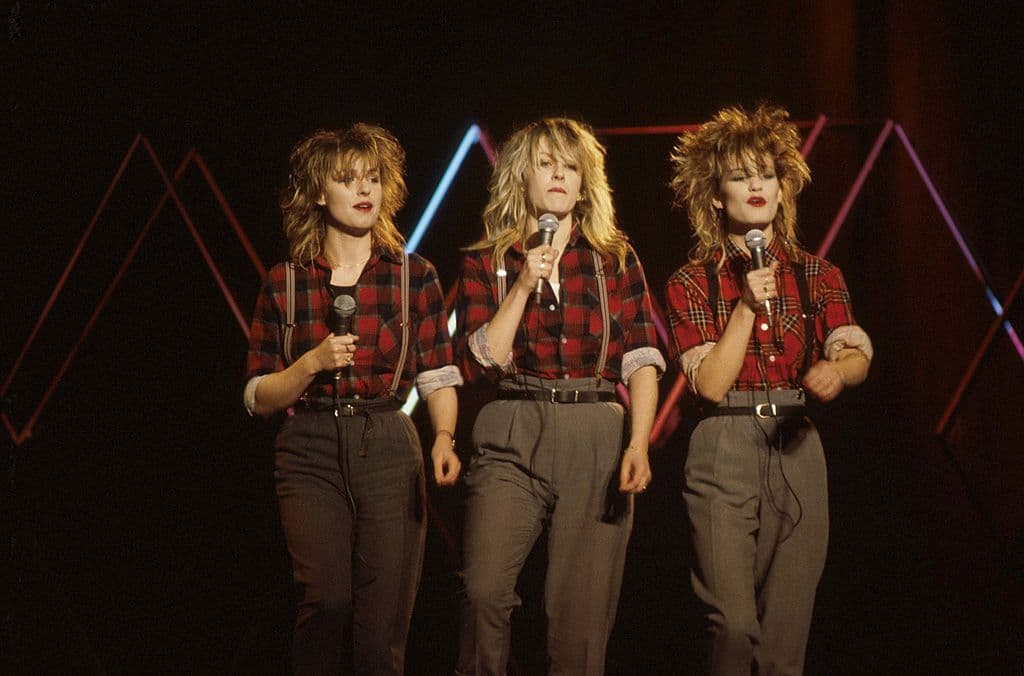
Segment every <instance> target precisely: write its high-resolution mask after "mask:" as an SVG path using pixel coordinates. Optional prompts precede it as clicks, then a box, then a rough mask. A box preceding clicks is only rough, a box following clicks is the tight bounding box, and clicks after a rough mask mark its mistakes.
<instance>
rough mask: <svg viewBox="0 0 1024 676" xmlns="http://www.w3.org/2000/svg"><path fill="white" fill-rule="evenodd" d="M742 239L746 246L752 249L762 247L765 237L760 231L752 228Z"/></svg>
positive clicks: (765, 240)
mask: <svg viewBox="0 0 1024 676" xmlns="http://www.w3.org/2000/svg"><path fill="white" fill-rule="evenodd" d="M743 241H744V242H746V244H747V248H748V249H750V250H751V251H753V250H754V249H764V245H765V243H766V242H767V239H766V238H765V236H764V233H763V232H762V231H760V230H758V229H757V228H754V229H753V230H748V231H747V235H746V237H744V238H743Z"/></svg>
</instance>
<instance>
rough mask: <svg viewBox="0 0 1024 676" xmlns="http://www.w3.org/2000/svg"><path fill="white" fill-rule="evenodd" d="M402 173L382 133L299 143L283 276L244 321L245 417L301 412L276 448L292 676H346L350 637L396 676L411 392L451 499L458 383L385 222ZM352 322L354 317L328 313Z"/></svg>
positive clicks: (400, 656) (408, 555)
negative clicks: (290, 585) (420, 404)
mask: <svg viewBox="0 0 1024 676" xmlns="http://www.w3.org/2000/svg"><path fill="white" fill-rule="evenodd" d="M404 167H405V153H404V151H403V150H402V148H401V146H399V144H398V142H397V141H396V140H395V138H394V137H393V136H392V135H391V134H390V133H388V132H387V131H385V130H384V129H382V128H380V127H376V126H371V125H367V124H356V125H354V126H353V127H351V128H349V129H345V130H340V131H318V132H316V133H314V134H312V135H311V136H309V137H307V138H305V139H303V140H302V141H300V142H299V143H298V144H297V145H296V146H295V148H294V149H293V150H292V154H291V174H290V176H289V182H288V185H287V187H286V188H285V190H284V191H283V193H282V195H281V211H282V213H283V216H284V232H285V235H286V237H287V239H288V245H289V256H290V261H289V262H288V263H282V264H279V265H277V266H275V267H274V268H273V269H271V271H270V273H269V275H268V276H267V279H266V282H265V283H264V285H263V290H262V292H261V294H260V297H259V300H258V301H257V304H256V311H255V314H254V316H253V322H252V333H251V337H250V341H249V356H248V378H249V381H248V384H247V385H246V388H245V395H244V396H245V405H246V407H247V408H248V409H249V411H250V413H256V414H259V415H262V416H269V415H271V414H274V413H277V412H279V411H283V410H285V409H287V408H289V407H294V410H295V414H294V415H293V416H292V417H290V418H287V419H286V420H285V422H284V424H283V425H282V427H281V430H280V432H279V433H278V436H277V439H276V442H275V446H276V455H275V482H276V492H277V497H278V502H279V505H280V510H281V523H282V526H283V529H284V534H285V539H286V540H287V543H288V551H289V554H290V555H291V559H292V568H293V572H294V577H295V581H296V583H297V584H298V585H299V586H300V587H301V589H302V600H301V601H300V602H299V605H298V614H297V618H296V622H295V634H294V640H293V664H294V673H295V674H338V673H341V672H342V662H343V657H342V655H343V635H346V631H348V630H350V631H351V641H352V643H351V655H352V661H353V663H354V668H355V672H356V673H372V674H401V673H402V671H403V661H404V656H405V642H406V635H407V633H408V628H409V620H410V617H411V614H412V607H413V601H414V599H415V596H416V590H417V586H418V584H419V576H420V567H421V563H422V558H423V546H424V536H425V532H426V530H425V529H426V521H425V517H424V487H423V459H422V454H421V450H420V445H419V438H418V436H417V432H416V428H415V427H414V426H413V423H412V421H411V420H410V419H409V417H408V416H406V415H405V414H404V413H403V412H402V411H401V410H399V409H400V405H401V402H402V401H403V400H404V399H405V397H406V395H407V394H408V392H409V390H410V387H411V385H412V383H413V382H414V381H415V384H416V386H417V388H418V390H419V393H420V395H421V396H422V397H423V398H424V399H426V402H427V407H428V409H429V411H430V420H431V423H432V424H433V428H434V444H433V448H432V450H431V458H432V460H433V466H434V478H435V480H436V481H437V483H438V484H440V485H450V484H452V483H454V482H455V480H456V478H457V477H458V473H459V469H460V463H459V459H458V457H457V456H456V454H455V452H454V440H453V438H452V433H453V431H454V429H455V420H456V396H455V390H454V387H455V386H456V385H459V384H461V382H462V378H461V376H460V374H459V371H458V368H457V367H456V366H455V365H454V364H453V363H452V346H451V340H450V338H449V335H448V330H447V320H446V317H445V312H444V305H443V297H442V294H441V287H440V284H439V283H438V279H437V274H436V272H435V271H434V268H433V266H431V264H430V263H429V262H427V261H426V260H424V259H423V258H420V257H419V256H416V255H414V254H411V255H408V256H405V255H404V254H403V250H402V245H403V239H402V237H401V235H400V234H399V232H398V230H397V228H396V227H395V224H394V220H393V219H394V216H395V214H396V212H397V211H398V210H399V208H400V207H401V206H402V204H403V202H404V200H405V197H406V189H405V179H404V177H403V171H404ZM403 277H405V279H403ZM344 296H349V297H350V299H344V298H343V297H344ZM339 298H341V301H339V302H337V303H336V299H339ZM351 300H354V301H355V303H354V304H353V303H351ZM346 301H347V304H348V307H347V308H346V307H345V306H346ZM353 306H354V316H348V317H337V316H335V315H337V314H338V313H336V312H334V311H333V308H335V307H339V308H342V310H343V311H342V313H341V314H343V315H344V314H348V315H351V314H352V312H351V310H352V309H353ZM332 317H334V321H333V322H332ZM292 355H294V356H295V358H294V359H292ZM345 652H348V651H347V650H346V651H345Z"/></svg>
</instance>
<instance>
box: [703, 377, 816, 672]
mask: <svg viewBox="0 0 1024 676" xmlns="http://www.w3.org/2000/svg"><path fill="white" fill-rule="evenodd" d="M751 396H753V395H752V394H751V393H747V392H730V393H729V397H730V400H728V401H726V402H725V405H729V406H739V405H744V404H746V403H751V402H750V401H747V400H748V399H749V398H750V397H751ZM760 397H761V398H759V399H757V401H764V399H763V393H761V395H760ZM772 400H773V401H774V402H775V403H776V404H782V405H788V404H790V403H791V402H792V398H791V397H789V398H787V397H786V396H785V395H783V394H781V393H780V394H778V395H776V394H775V393H773V396H772ZM792 403H799V402H792ZM827 483H828V482H827V476H826V470H825V456H824V453H823V451H822V447H821V440H820V439H819V437H818V433H817V430H815V428H814V426H813V425H812V424H811V422H810V421H809V420H807V419H806V418H803V417H790V418H758V417H755V416H753V415H743V416H723V417H712V418H705V419H704V420H702V421H701V422H700V423H699V424H698V425H697V428H696V429H695V430H694V433H693V436H692V437H691V439H690V451H689V455H688V457H687V459H686V487H685V491H684V496H685V499H686V507H687V510H688V513H689V518H690V523H691V526H692V529H693V540H694V552H695V556H696V561H695V568H694V569H693V570H692V572H691V580H692V583H693V588H694V592H695V593H696V595H697V596H698V597H699V598H700V599H701V601H703V603H704V604H705V606H706V619H707V623H708V629H709V631H710V635H711V636H710V638H711V650H710V667H711V669H710V672H711V673H712V674H715V675H716V676H717V675H725V674H730V675H732V674H735V675H737V676H739V675H741V674H742V676H750V674H751V665H755V666H756V672H755V673H757V674H758V675H759V676H766V675H768V674H772V675H775V676H783V675H785V676H789V675H795V674H800V673H802V672H803V664H804V652H805V647H806V644H807V636H808V632H809V631H810V625H811V614H812V611H813V609H814V595H815V591H816V589H817V586H818V581H819V579H820V578H821V573H822V570H823V568H824V565H825V553H826V549H827V546H828V486H827Z"/></svg>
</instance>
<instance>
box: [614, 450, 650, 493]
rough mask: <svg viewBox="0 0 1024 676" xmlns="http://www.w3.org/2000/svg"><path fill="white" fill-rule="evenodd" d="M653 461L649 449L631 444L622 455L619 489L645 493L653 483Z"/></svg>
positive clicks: (625, 491)
mask: <svg viewBox="0 0 1024 676" xmlns="http://www.w3.org/2000/svg"><path fill="white" fill-rule="evenodd" d="M651 476H652V475H651V463H650V461H649V460H648V458H647V451H646V450H641V449H639V448H636V447H635V446H632V445H631V446H630V447H629V448H627V449H626V452H625V453H624V454H623V455H622V469H621V470H620V471H619V490H620V491H621V492H623V493H633V494H636V493H643V492H644V491H645V490H647V484H649V483H651Z"/></svg>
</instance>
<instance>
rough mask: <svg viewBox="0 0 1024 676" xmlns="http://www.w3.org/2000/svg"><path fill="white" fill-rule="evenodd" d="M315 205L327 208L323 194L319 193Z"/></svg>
mask: <svg viewBox="0 0 1024 676" xmlns="http://www.w3.org/2000/svg"><path fill="white" fill-rule="evenodd" d="M316 203H317V204H318V205H319V206H322V207H324V206H327V198H326V197H324V194H323V193H320V196H319V197H317V198H316Z"/></svg>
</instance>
